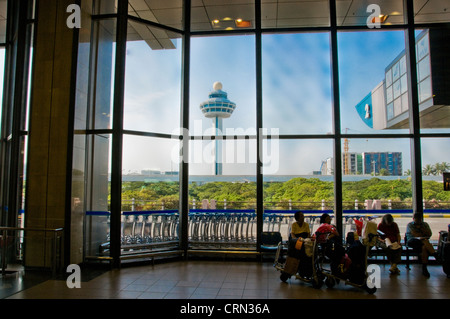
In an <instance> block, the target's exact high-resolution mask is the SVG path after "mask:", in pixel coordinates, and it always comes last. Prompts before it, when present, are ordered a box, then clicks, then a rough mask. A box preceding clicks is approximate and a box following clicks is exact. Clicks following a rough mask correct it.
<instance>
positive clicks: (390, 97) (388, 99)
mask: <svg viewBox="0 0 450 319" xmlns="http://www.w3.org/2000/svg"><path fill="white" fill-rule="evenodd" d="M393 99H394V96H393V94H392V85H391V86H389V87H388V88H387V89H386V102H387V103H391V102H392V100H393Z"/></svg>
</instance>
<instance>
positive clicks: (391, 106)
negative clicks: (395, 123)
mask: <svg viewBox="0 0 450 319" xmlns="http://www.w3.org/2000/svg"><path fill="white" fill-rule="evenodd" d="M386 110H387V119H388V120H391V119H392V118H394V103H389V104H388V105H387V107H386Z"/></svg>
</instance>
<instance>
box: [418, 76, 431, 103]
mask: <svg viewBox="0 0 450 319" xmlns="http://www.w3.org/2000/svg"><path fill="white" fill-rule="evenodd" d="M430 97H431V78H428V79H426V80H424V81H422V82H420V84H419V101H420V102H423V101H425V100H427V99H429V98H430Z"/></svg>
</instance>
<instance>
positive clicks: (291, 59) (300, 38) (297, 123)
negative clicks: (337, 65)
mask: <svg viewBox="0 0 450 319" xmlns="http://www.w3.org/2000/svg"><path fill="white" fill-rule="evenodd" d="M329 43H330V39H329V34H328V33H301V34H276V35H272V34H271V35H264V36H263V39H262V52H263V57H262V62H263V63H262V73H263V74H262V79H263V109H264V111H263V126H264V127H267V128H278V129H279V130H280V134H299V133H309V134H312V133H322V134H326V133H328V132H331V131H332V98H331V96H332V94H331V66H330V60H329V57H330V46H329ZM286 115H289V116H286Z"/></svg>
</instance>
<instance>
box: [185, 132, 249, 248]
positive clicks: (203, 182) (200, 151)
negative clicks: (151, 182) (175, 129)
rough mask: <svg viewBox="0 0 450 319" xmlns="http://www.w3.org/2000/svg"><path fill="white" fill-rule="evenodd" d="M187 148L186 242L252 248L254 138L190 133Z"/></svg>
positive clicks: (209, 246)
mask: <svg viewBox="0 0 450 319" xmlns="http://www.w3.org/2000/svg"><path fill="white" fill-rule="evenodd" d="M189 154H190V158H189V163H190V164H189V201H190V211H189V240H190V246H191V247H192V248H193V249H197V248H202V247H203V248H205V247H207V248H225V247H228V248H249V249H254V248H255V244H256V239H257V237H258V235H257V232H256V222H257V219H256V160H257V159H256V154H257V152H256V140H255V139H234V138H231V139H224V140H221V139H215V140H214V139H210V140H208V139H205V140H197V139H194V140H191V141H190V143H189Z"/></svg>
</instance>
